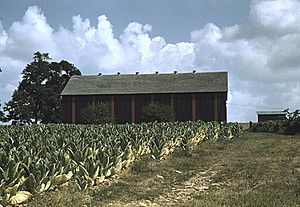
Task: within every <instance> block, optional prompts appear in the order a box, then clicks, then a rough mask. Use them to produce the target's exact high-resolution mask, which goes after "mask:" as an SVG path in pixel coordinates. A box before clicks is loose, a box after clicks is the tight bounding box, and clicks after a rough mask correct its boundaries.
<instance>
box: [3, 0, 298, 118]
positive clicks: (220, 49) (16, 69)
mask: <svg viewBox="0 0 300 207" xmlns="http://www.w3.org/2000/svg"><path fill="white" fill-rule="evenodd" d="M299 48H300V2H299V1H297V0H261V1H259V0H252V1H250V0H249V1H248V0H206V1H205V0H182V1H179V0H161V1H154V0H131V1H124V0H90V1H77V0H65V1H58V0H53V1H33V0H27V1H17V0H0V67H1V68H2V71H3V72H2V73H0V100H1V104H2V105H3V102H7V101H8V100H9V99H10V96H11V95H12V92H13V90H14V89H15V88H16V87H17V86H18V82H19V81H20V80H21V76H20V73H21V71H22V70H23V69H24V68H25V66H26V64H28V63H30V62H31V61H32V57H33V53H34V52H35V51H38V50H39V51H41V52H49V53H50V56H51V57H52V59H53V60H54V61H58V60H62V59H65V60H67V61H69V62H72V63H74V64H75V66H76V67H78V68H79V69H80V70H81V71H82V73H83V74H97V73H99V72H102V73H104V74H113V73H116V72H117V71H121V73H134V72H135V71H140V72H141V73H154V71H156V70H159V71H160V72H172V71H173V70H178V71H179V72H191V71H192V70H193V69H196V70H197V71H199V72H201V71H228V72H229V93H228V119H229V121H250V120H252V121H255V120H256V113H255V112H256V111H257V110H280V109H285V108H290V109H296V108H300V106H299V103H300V83H299V79H300V49H299Z"/></svg>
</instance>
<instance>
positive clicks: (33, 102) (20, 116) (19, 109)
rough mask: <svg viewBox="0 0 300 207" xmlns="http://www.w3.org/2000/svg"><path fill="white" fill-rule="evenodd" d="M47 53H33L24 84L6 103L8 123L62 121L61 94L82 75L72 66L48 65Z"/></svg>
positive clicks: (20, 85)
mask: <svg viewBox="0 0 300 207" xmlns="http://www.w3.org/2000/svg"><path fill="white" fill-rule="evenodd" d="M49 60H51V59H50V57H49V54H48V53H40V52H36V53H34V57H33V62H31V63H30V64H28V65H27V66H26V68H25V69H24V70H23V72H22V75H23V76H22V81H21V82H20V84H19V86H18V88H17V89H16V90H15V91H14V93H13V95H12V99H11V100H10V101H9V102H8V103H6V104H5V107H4V111H5V112H7V114H6V119H7V120H8V121H10V120H15V121H19V122H21V123H25V124H33V123H35V124H37V123H39V122H41V123H59V122H61V121H62V104H61V97H60V93H61V91H62V90H63V88H64V87H65V85H66V84H67V82H68V80H69V79H70V77H71V76H73V75H81V73H80V71H79V70H78V69H77V68H76V67H75V66H74V65H73V64H71V63H69V62H67V61H65V60H63V61H61V62H51V63H49Z"/></svg>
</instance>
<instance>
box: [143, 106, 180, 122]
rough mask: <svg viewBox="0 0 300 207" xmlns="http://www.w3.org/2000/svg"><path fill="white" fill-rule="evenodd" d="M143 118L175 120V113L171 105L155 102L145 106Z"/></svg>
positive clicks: (151, 120)
mask: <svg viewBox="0 0 300 207" xmlns="http://www.w3.org/2000/svg"><path fill="white" fill-rule="evenodd" d="M141 119H142V121H143V122H154V121H158V122H168V121H174V120H175V114H174V112H173V110H172V108H171V106H169V105H166V104H159V103H154V104H149V105H148V106H145V107H143V109H142V113H141Z"/></svg>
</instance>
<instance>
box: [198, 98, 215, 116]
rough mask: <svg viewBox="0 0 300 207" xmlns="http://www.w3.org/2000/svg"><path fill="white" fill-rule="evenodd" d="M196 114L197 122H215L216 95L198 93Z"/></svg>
mask: <svg viewBox="0 0 300 207" xmlns="http://www.w3.org/2000/svg"><path fill="white" fill-rule="evenodd" d="M196 114H197V120H202V121H213V120H214V94H213V93H198V94H196Z"/></svg>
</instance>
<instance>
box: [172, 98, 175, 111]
mask: <svg viewBox="0 0 300 207" xmlns="http://www.w3.org/2000/svg"><path fill="white" fill-rule="evenodd" d="M171 108H172V109H173V110H174V108H175V101H174V94H171Z"/></svg>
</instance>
